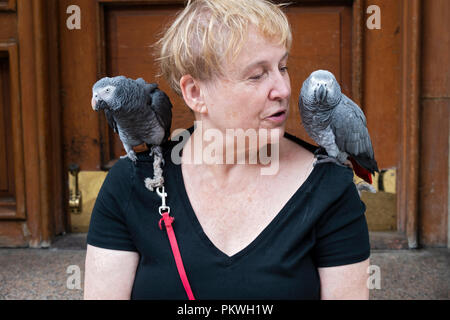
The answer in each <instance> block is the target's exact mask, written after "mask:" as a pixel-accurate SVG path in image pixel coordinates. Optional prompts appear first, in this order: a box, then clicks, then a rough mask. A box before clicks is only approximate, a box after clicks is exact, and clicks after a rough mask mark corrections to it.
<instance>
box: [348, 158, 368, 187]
mask: <svg viewBox="0 0 450 320" xmlns="http://www.w3.org/2000/svg"><path fill="white" fill-rule="evenodd" d="M349 159H350V161H351V163H352V165H353V171H355V174H356V175H357V176H358V177H360V178H361V179H363V180H364V181H366V182H367V183H370V184H372V175H371V174H370V172H369V170H367V169H364V168H363V167H361V166H360V165H359V164H358V162H356V160H355V159H353V157H349Z"/></svg>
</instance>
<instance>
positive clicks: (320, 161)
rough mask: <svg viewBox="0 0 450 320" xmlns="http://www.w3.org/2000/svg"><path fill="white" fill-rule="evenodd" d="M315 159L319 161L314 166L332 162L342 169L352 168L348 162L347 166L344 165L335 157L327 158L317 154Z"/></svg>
mask: <svg viewBox="0 0 450 320" xmlns="http://www.w3.org/2000/svg"><path fill="white" fill-rule="evenodd" d="M315 157H316V158H317V160H316V161H315V162H314V166H316V165H318V164H319V163H327V162H332V163H335V164H337V165H338V166H340V167H344V168H352V167H351V164H350V162H348V163H347V162H346V164H342V163H341V162H339V160H338V159H336V158H334V157H330V156H326V155H323V154H316V155H315ZM319 159H320V160H319Z"/></svg>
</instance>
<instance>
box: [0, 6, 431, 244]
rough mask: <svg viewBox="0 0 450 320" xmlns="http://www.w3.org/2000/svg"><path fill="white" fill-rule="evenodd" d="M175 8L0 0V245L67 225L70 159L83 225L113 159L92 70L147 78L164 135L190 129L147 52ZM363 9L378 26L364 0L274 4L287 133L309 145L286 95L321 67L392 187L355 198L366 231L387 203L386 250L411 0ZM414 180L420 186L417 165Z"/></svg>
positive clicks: (402, 214) (399, 184) (412, 141)
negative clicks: (160, 94) (166, 112)
mask: <svg viewBox="0 0 450 320" xmlns="http://www.w3.org/2000/svg"><path fill="white" fill-rule="evenodd" d="M183 4H184V1H178V0H148V1H142V0H139V1H137V0H136V1H135V0H58V1H56V0H34V1H28V0H0V130H1V131H3V135H0V152H1V153H0V174H1V178H0V245H3V244H6V245H15V244H16V245H18V244H20V245H22V244H27V243H28V244H29V245H32V246H45V245H49V243H50V241H51V239H52V237H53V236H54V235H56V234H59V233H61V232H63V231H70V230H75V229H76V228H74V226H76V225H77V223H79V221H78V220H77V219H78V217H80V215H78V216H77V215H76V214H70V213H69V205H68V200H69V187H68V183H72V180H71V179H72V178H71V176H70V175H69V173H68V169H69V166H70V165H71V164H76V165H78V166H79V168H80V170H81V171H80V173H79V177H80V179H86V181H89V182H87V183H86V184H82V186H80V188H82V189H83V190H89V192H87V193H89V194H90V195H88V196H87V195H86V194H84V193H82V195H83V198H82V200H83V201H82V204H83V208H82V212H83V213H85V214H86V218H87V219H85V222H83V223H88V222H89V215H90V209H91V208H92V205H93V202H94V201H95V196H96V192H97V191H98V186H99V184H100V183H101V179H103V178H104V176H105V170H107V169H108V168H109V167H110V166H111V164H112V162H113V161H114V160H115V159H117V157H118V156H120V155H122V154H123V150H122V147H121V143H120V142H119V140H118V138H117V136H116V135H114V134H113V133H112V132H111V130H110V129H109V128H108V126H107V123H106V121H105V119H104V115H103V114H99V113H95V112H94V111H92V109H91V107H90V99H91V87H92V85H93V84H94V83H95V82H96V81H97V80H98V79H100V78H101V77H103V76H115V75H119V74H123V75H126V76H128V77H132V78H137V77H143V78H144V79H146V80H147V81H150V82H153V81H156V82H158V83H159V84H160V87H161V88H162V89H163V90H164V91H166V92H167V93H168V94H169V96H170V98H171V100H172V102H173V104H174V110H173V115H174V117H173V124H172V130H174V129H177V128H187V127H189V126H191V125H192V122H193V117H192V115H191V113H190V112H189V111H188V108H187V107H185V106H184V104H183V102H182V100H181V99H180V98H179V97H177V96H176V95H175V94H174V93H172V92H171V90H170V89H169V87H168V85H167V83H166V82H165V81H164V80H163V79H161V78H158V77H157V70H156V68H155V63H154V57H153V55H152V50H151V49H152V44H153V43H154V42H155V40H156V39H157V38H158V37H159V35H160V32H161V31H162V30H163V27H164V26H165V25H166V24H167V23H169V22H170V21H171V20H172V19H173V17H174V15H175V13H176V12H177V11H178V10H180V9H181V8H182V7H183ZM370 4H371V5H377V6H378V7H379V8H380V10H381V13H382V16H381V19H382V20H381V29H380V30H377V29H368V28H367V27H366V20H367V18H368V16H369V15H368V14H367V13H366V9H367V7H368V5H369V3H368V2H366V1H365V0H354V1H352V0H333V1H319V0H298V1H293V2H292V4H291V5H290V6H288V8H287V9H286V12H287V14H288V17H289V20H290V23H291V25H292V30H293V36H294V42H293V48H292V52H291V55H290V61H289V69H290V76H291V85H292V99H291V105H290V108H291V116H290V118H289V120H288V123H287V131H288V132H290V133H292V134H294V135H297V136H298V137H300V138H302V139H305V140H307V141H310V142H311V140H310V139H309V137H307V135H306V134H305V132H304V130H303V129H302V127H301V125H300V119H299V114H298V110H297V99H298V93H299V90H300V87H301V84H302V82H303V80H304V79H305V78H306V77H307V76H308V74H309V73H310V72H312V71H313V70H315V69H328V70H330V71H332V72H333V73H334V74H335V75H336V77H337V79H338V81H339V82H340V83H341V86H342V88H343V91H344V93H345V94H347V95H348V96H350V97H351V98H352V99H353V100H355V101H356V102H357V103H358V104H359V105H360V106H361V108H362V109H363V110H364V112H365V114H366V116H367V122H368V127H369V131H370V133H371V136H372V141H373V145H374V149H375V155H376V158H377V161H378V164H379V167H380V169H382V170H390V171H383V173H384V175H385V176H386V174H387V173H389V174H391V173H392V174H394V175H393V177H394V180H393V181H392V179H391V182H393V185H391V186H390V187H389V188H387V187H386V186H387V185H386V183H384V184H385V186H384V189H383V190H384V196H386V198H383V199H382V201H381V202H380V201H378V202H377V201H376V199H375V200H373V199H370V198H366V199H365V201H366V203H367V205H368V211H367V218H368V221H369V226H370V228H371V230H377V228H378V226H376V224H374V223H373V222H374V221H375V222H376V221H378V220H379V219H378V216H377V214H378V212H379V210H378V209H379V207H377V203H378V204H380V203H384V204H385V203H390V207H389V208H387V209H386V210H385V211H386V212H387V214H388V215H391V220H390V222H389V223H388V224H386V225H385V226H384V227H383V228H384V229H382V230H384V231H390V233H388V234H386V233H371V236H372V235H374V236H375V238H376V239H378V240H379V242H378V243H381V244H382V245H387V246H390V247H405V246H408V245H409V246H410V247H416V246H417V230H418V199H419V179H418V177H419V165H418V164H419V152H418V150H419V125H418V123H419V115H420V113H419V107H418V106H419V92H420V88H419V76H418V75H419V73H420V70H419V60H420V54H419V53H420V50H419V49H420V43H421V42H420V35H421V32H420V25H421V24H420V16H421V7H420V4H421V2H420V1H419V0H402V1H397V0H374V1H371V3H370ZM74 14H75V16H74ZM76 15H78V16H76ZM77 18H78V19H79V20H78V22H79V25H78V26H76V25H75V27H74V25H71V22H73V19H77ZM430 123H431V122H429V121H428V122H427V125H428V126H427V128H428V131H429V132H432V126H431V125H430ZM428 131H427V132H428ZM426 136H428V135H426ZM11 148H12V149H13V152H12V153H10V152H8V151H9V150H11ZM4 150H7V151H4ZM427 163H429V162H427ZM96 173H98V176H97V177H96V176H95V174H96ZM422 176H423V177H422V180H423V181H428V180H426V179H428V178H427V177H428V175H427V173H426V172H425V173H422ZM69 180H70V181H69ZM376 180H377V181H382V182H385V181H384V180H383V179H381V180H380V179H379V177H377V179H376ZM388 189H389V190H388ZM96 190H97V191H96ZM383 190H380V191H381V192H379V193H378V195H382V194H383ZM83 192H84V191H83ZM367 196H368V195H366V197H367ZM386 199H388V200H389V201H385V200H386ZM427 199H428V198H427ZM427 201H428V200H427ZM430 201H431V200H430ZM424 208H427V207H426V206H425V207H424ZM81 216H82V215H81ZM433 221H434V220H433ZM425 222H426V221H425ZM433 223H434V222H433ZM427 230H432V229H431V227H430V226H429V225H427ZM76 231H83V230H82V229H79V230H76ZM5 235H6V236H5ZM377 237H378V238H377Z"/></svg>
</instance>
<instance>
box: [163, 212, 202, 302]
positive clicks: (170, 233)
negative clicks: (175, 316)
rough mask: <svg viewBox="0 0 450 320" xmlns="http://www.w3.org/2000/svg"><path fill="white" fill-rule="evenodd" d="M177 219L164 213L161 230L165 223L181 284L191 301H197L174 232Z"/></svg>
mask: <svg viewBox="0 0 450 320" xmlns="http://www.w3.org/2000/svg"><path fill="white" fill-rule="evenodd" d="M173 220H175V218H173V217H171V216H170V215H169V212H164V213H162V218H161V219H160V220H159V228H160V229H161V230H162V225H161V222H162V221H164V225H165V226H166V231H167V236H168V237H169V241H170V246H171V247H172V253H173V257H174V258H175V263H176V265H177V269H178V274H179V275H180V278H181V282H182V283H183V287H184V290H185V291H186V294H187V296H188V298H189V300H195V298H194V294H193V293H192V290H191V286H190V285H189V281H188V278H187V275H186V271H185V270H184V265H183V260H182V259H181V254H180V250H179V249H178V243H177V238H176V237H175V232H174V231H173V227H172V222H173Z"/></svg>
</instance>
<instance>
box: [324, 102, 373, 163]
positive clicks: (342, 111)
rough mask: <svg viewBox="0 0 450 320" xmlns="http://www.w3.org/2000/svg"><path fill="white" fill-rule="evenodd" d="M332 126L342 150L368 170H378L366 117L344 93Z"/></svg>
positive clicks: (335, 110)
mask: <svg viewBox="0 0 450 320" xmlns="http://www.w3.org/2000/svg"><path fill="white" fill-rule="evenodd" d="M330 126H331V128H332V130H333V133H334V135H335V142H336V144H337V146H338V147H339V149H340V150H341V151H345V152H346V153H348V154H349V155H351V156H353V157H354V158H355V159H356V160H357V161H358V162H361V165H362V166H363V167H364V168H366V169H367V170H370V171H378V167H377V164H376V162H375V159H374V152H373V147H372V141H371V140H370V136H369V131H368V130H367V123H366V117H365V116H364V113H363V111H362V110H361V109H360V108H359V107H358V105H357V104H356V103H354V102H353V101H352V100H350V99H349V98H348V97H347V96H346V95H344V94H342V99H341V101H340V103H339V104H338V105H337V106H336V107H335V109H334V112H333V115H332V120H331V123H330Z"/></svg>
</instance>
